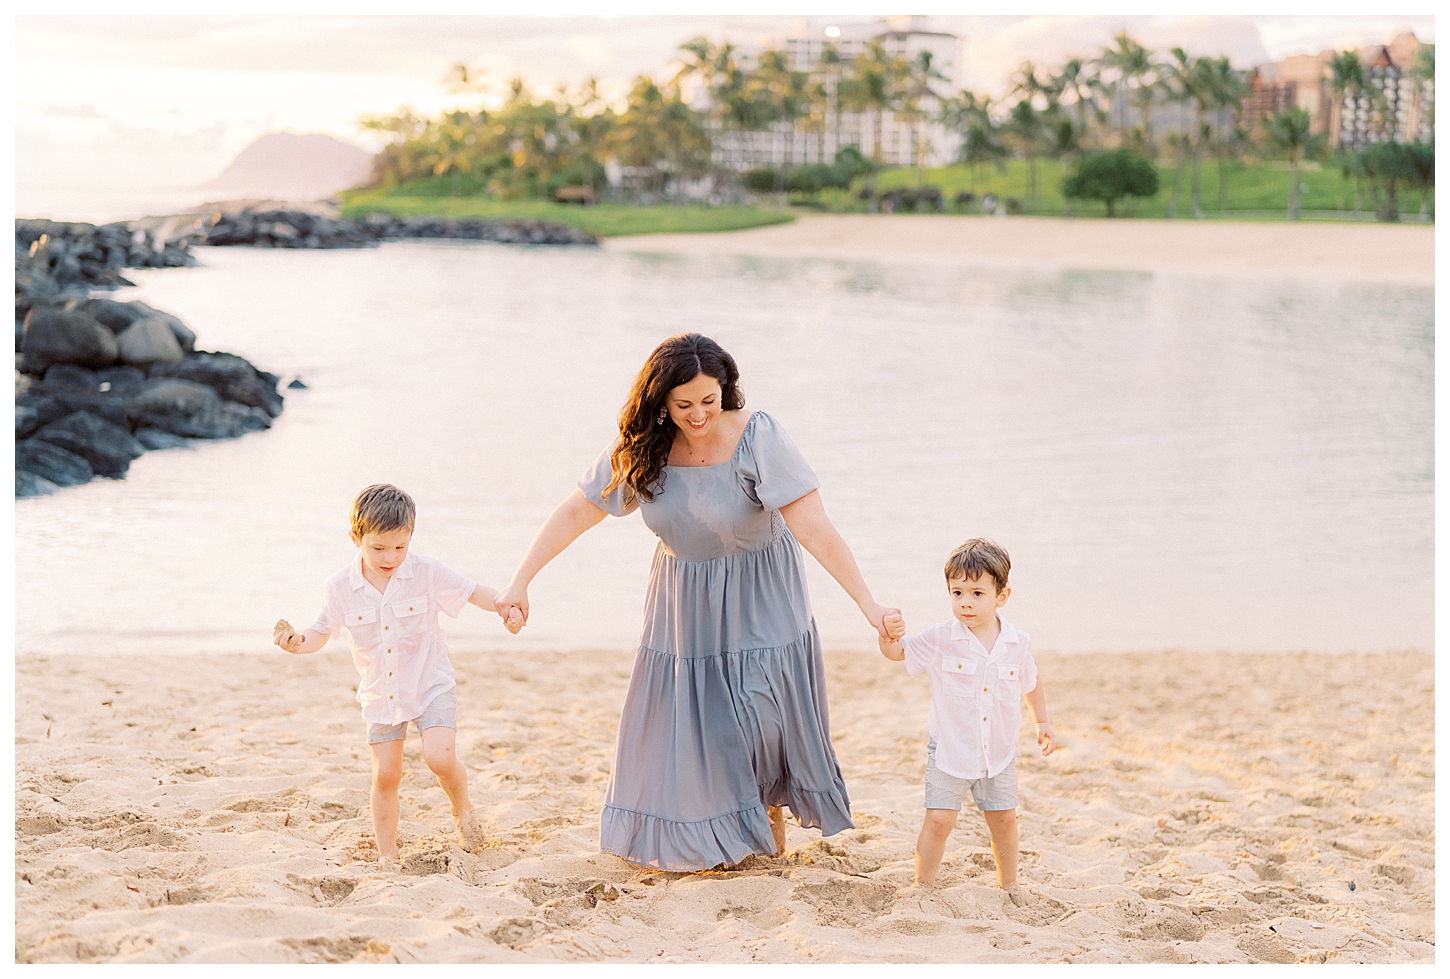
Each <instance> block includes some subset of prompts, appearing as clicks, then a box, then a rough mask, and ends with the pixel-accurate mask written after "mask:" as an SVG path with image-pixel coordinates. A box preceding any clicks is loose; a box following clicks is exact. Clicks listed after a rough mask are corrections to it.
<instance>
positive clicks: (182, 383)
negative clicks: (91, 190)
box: [15, 221, 282, 497]
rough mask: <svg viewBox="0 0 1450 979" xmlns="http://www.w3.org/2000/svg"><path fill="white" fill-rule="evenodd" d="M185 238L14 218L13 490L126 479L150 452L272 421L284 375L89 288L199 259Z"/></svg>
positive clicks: (167, 317)
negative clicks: (134, 271)
mask: <svg viewBox="0 0 1450 979" xmlns="http://www.w3.org/2000/svg"><path fill="white" fill-rule="evenodd" d="M195 264H196V260H195V259H194V258H193V257H192V256H191V254H190V250H189V248H188V246H187V244H186V243H185V242H179V241H161V242H158V241H157V240H156V238H155V236H153V235H152V233H151V232H149V231H146V230H144V229H132V228H130V227H129V226H127V225H124V224H113V225H103V226H101V227H97V226H95V225H90V224H83V223H76V222H55V221H17V222H16V224H15V351H16V365H15V366H16V372H15V495H16V496H17V497H27V496H39V495H42V494H45V493H50V492H54V491H55V490H56V489H58V488H60V487H62V486H75V485H78V484H81V483H85V482H88V481H89V480H91V479H92V478H94V477H96V476H105V477H109V478H112V479H119V478H121V477H123V476H125V475H126V471H127V469H128V468H129V467H130V465H131V462H132V461H133V460H134V459H136V458H137V457H138V456H140V455H141V454H142V453H144V452H148V451H151V450H155V449H167V448H178V447H181V446H185V445H190V444H192V442H193V440H195V439H217V438H235V437H236V436H239V435H243V434H245V433H247V432H252V431H260V430H262V429H265V428H268V427H270V426H271V424H272V420H273V419H274V418H276V417H277V416H278V415H279V414H281V412H282V395H281V394H280V393H278V391H277V385H278V382H279V381H280V380H281V379H280V378H278V377H277V376H276V375H275V374H269V373H267V372H266V371H261V370H258V369H257V368H256V367H254V366H253V365H252V364H251V363H249V362H248V361H246V360H244V359H243V358H241V357H238V356H236V355H234V354H228V353H221V352H209V351H200V350H197V349H196V334H195V333H193V332H192V331H191V330H190V329H188V328H187V326H186V324H185V323H183V322H182V321H181V320H180V319H178V318H177V317H175V316H172V315H171V314H169V313H166V312H163V311H162V310H158V309H155V308H153V307H151V306H149V305H147V304H146V303H143V302H128V303H121V302H116V301H114V300H111V299H107V298H104V297H102V296H93V295H91V292H92V290H105V289H114V288H116V287H117V286H122V285H131V284H132V283H131V282H130V281H129V280H127V279H126V278H125V277H124V276H123V275H122V274H121V270H122V269H125V268H169V267H178V266H185V265H195Z"/></svg>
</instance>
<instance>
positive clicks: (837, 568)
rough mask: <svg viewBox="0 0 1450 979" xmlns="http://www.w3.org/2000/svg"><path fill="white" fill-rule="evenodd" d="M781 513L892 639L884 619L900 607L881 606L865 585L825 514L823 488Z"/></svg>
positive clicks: (883, 634) (873, 624)
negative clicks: (887, 631)
mask: <svg viewBox="0 0 1450 979" xmlns="http://www.w3.org/2000/svg"><path fill="white" fill-rule="evenodd" d="M780 515H781V516H782V517H784V518H785V525H786V526H787V527H789V528H790V532H791V534H793V535H794V536H795V539H796V540H798V541H800V543H801V546H802V547H804V548H805V549H806V550H807V551H809V552H810V554H811V557H813V558H815V559H816V560H817V561H819V562H821V567H823V568H825V569H826V570H827V571H828V572H830V575H831V577H832V578H835V579H836V583H837V584H839V585H840V586H841V587H842V588H844V589H845V590H846V594H847V595H850V596H851V600H852V601H854V602H855V603H856V605H857V606H859V607H860V609H861V614H862V615H864V616H866V620H867V621H868V622H870V623H871V627H872V628H874V629H875V630H876V631H877V633H879V634H880V635H881V637H882V638H883V639H886V638H890V637H889V636H888V635H887V634H886V627H885V626H884V625H882V623H881V619H882V617H883V616H884V615H886V613H887V612H899V611H901V610H900V609H893V608H888V607H887V606H884V605H880V604H878V603H877V601H876V599H875V598H873V597H871V589H870V588H868V587H866V579H865V578H862V577H861V569H860V568H858V567H856V557H855V555H853V554H852V553H851V548H850V547H849V546H847V544H846V542H845V540H843V539H842V537H841V532H840V531H838V530H837V529H836V525H835V524H833V523H831V518H830V517H828V516H826V505H825V504H824V503H822V502H821V494H820V491H819V490H811V491H810V492H809V493H807V494H806V495H805V496H802V497H801V498H800V499H798V500H796V501H795V502H794V503H787V504H786V505H785V506H783V507H781V508H780Z"/></svg>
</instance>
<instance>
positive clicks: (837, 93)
mask: <svg viewBox="0 0 1450 979" xmlns="http://www.w3.org/2000/svg"><path fill="white" fill-rule="evenodd" d="M816 66H817V68H818V69H819V70H820V71H821V72H822V73H823V74H824V75H825V84H824V85H823V86H822V87H823V89H824V93H825V105H826V116H827V118H828V120H829V122H830V124H831V128H832V133H831V135H832V137H833V138H832V140H831V152H832V153H833V154H834V153H835V152H837V151H838V150H840V149H841V76H842V75H844V74H845V71H846V59H845V58H842V57H841V50H840V49H839V48H837V47H836V46H835V45H834V44H827V45H826V46H825V47H823V48H822V49H821V56H820V57H819V58H818V59H816ZM821 150H822V156H823V157H824V156H825V152H824V151H825V147H824V146H822V147H821Z"/></svg>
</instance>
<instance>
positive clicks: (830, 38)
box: [712, 17, 962, 172]
mask: <svg viewBox="0 0 1450 979" xmlns="http://www.w3.org/2000/svg"><path fill="white" fill-rule="evenodd" d="M831 30H833V31H836V30H837V29H835V28H832V29H831ZM878 40H879V41H880V42H881V43H882V45H883V47H884V48H885V51H886V54H887V55H888V56H891V57H895V58H900V59H902V60H905V61H911V60H915V59H916V58H917V57H918V56H919V54H920V53H921V52H923V51H930V52H931V64H932V69H933V71H934V72H935V73H937V74H938V75H940V76H941V77H939V78H937V79H934V80H932V81H930V82H929V83H928V84H927V85H926V86H925V87H924V88H923V89H922V90H920V91H919V92H918V93H917V97H916V98H915V99H914V100H913V101H914V102H915V107H916V111H915V112H912V113H904V114H896V113H892V112H890V111H884V112H881V113H879V114H878V113H876V112H869V111H868V112H853V111H841V110H839V109H838V106H837V99H836V91H837V85H838V83H839V82H840V80H841V78H842V76H843V75H845V74H847V73H848V72H849V70H850V62H851V61H852V60H853V59H854V58H856V57H857V56H858V55H860V54H861V53H862V52H863V51H864V50H865V49H866V46H867V45H868V44H869V43H870V42H871V41H878ZM768 47H774V48H775V49H776V50H781V51H784V52H786V54H787V55H788V56H789V58H790V67H791V68H792V69H793V70H795V71H803V72H806V73H808V74H809V75H810V76H811V82H812V84H813V85H815V84H819V85H821V86H822V87H823V88H824V89H825V92H826V98H825V100H824V105H825V108H824V114H823V115H820V114H818V115H817V117H816V118H814V119H811V118H803V119H801V120H798V121H797V122H796V123H794V124H793V125H792V124H790V123H785V122H781V123H777V124H775V125H774V126H772V127H771V128H769V129H765V130H736V129H724V130H717V131H716V132H715V133H713V134H712V136H713V143H714V163H715V165H716V166H718V167H721V168H723V169H727V170H734V171H737V172H743V171H746V170H750V169H753V168H756V167H763V166H774V167H780V166H783V165H799V164H804V163H830V162H831V161H832V160H834V159H835V157H836V151H837V150H839V149H842V148H843V147H847V146H855V147H857V148H858V149H859V150H860V151H861V154H862V155H863V156H865V157H867V158H868V159H870V158H871V157H872V156H873V154H874V153H875V152H876V148H877V139H878V131H879V138H880V152H881V162H882V163H883V164H884V165H886V166H912V165H918V166H923V167H939V166H945V165H946V164H948V163H951V162H952V161H953V160H954V159H955V158H956V156H957V154H958V152H959V151H960V148H961V142H962V138H961V136H960V135H958V134H956V133H953V132H951V131H949V130H948V129H947V128H946V127H945V126H943V125H942V124H941V122H940V121H939V116H940V112H941V103H942V99H943V98H945V97H947V96H949V95H951V94H953V93H955V92H956V91H957V89H958V87H959V85H958V77H959V72H960V69H961V63H962V57H961V54H962V39H961V38H959V37H958V36H957V35H955V34H949V33H945V32H942V31H932V30H928V29H926V26H925V24H924V23H923V22H922V19H921V18H916V17H909V18H892V19H889V20H887V21H883V22H878V23H876V24H869V25H855V26H849V25H848V26H847V27H843V28H840V29H839V30H838V31H837V32H836V33H835V34H832V35H828V34H827V33H825V32H812V33H809V34H807V33H801V34H800V35H798V36H795V37H789V38H785V39H783V40H781V41H778V42H776V43H775V44H773V45H763V46H760V47H756V48H743V49H741V50H740V57H741V60H742V67H748V66H749V65H750V63H751V62H752V61H753V59H754V58H755V57H758V56H759V54H760V53H761V52H763V51H764V50H766V49H767V48H768ZM831 47H834V49H835V51H836V55H837V57H838V58H839V62H838V63H837V64H836V65H835V66H829V65H827V64H825V63H824V61H823V56H824V55H825V54H826V51H827V49H828V48H831Z"/></svg>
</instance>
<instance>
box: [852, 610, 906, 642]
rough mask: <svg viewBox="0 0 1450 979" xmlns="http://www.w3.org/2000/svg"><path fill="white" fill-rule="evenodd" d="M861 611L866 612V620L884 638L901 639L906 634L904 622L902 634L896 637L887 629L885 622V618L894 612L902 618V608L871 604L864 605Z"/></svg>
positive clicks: (891, 640) (890, 639)
mask: <svg viewBox="0 0 1450 979" xmlns="http://www.w3.org/2000/svg"><path fill="white" fill-rule="evenodd" d="M861 611H862V612H863V613H865V615H866V621H867V622H870V623H871V628H873V629H875V630H876V634H877V635H878V636H880V637H881V638H882V639H885V640H887V641H888V642H893V641H895V640H896V639H900V638H901V637H902V636H904V635H906V626H905V624H904V623H903V624H902V627H901V632H900V634H898V635H896V636H894V637H893V636H892V635H890V634H889V633H888V632H887V631H886V626H885V624H884V620H885V618H886V616H888V615H892V614H894V615H895V616H896V617H897V619H898V620H900V618H901V609H899V608H888V607H887V606H885V605H871V606H869V607H864V606H863V607H862V609H861Z"/></svg>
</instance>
